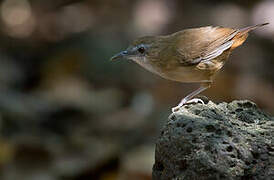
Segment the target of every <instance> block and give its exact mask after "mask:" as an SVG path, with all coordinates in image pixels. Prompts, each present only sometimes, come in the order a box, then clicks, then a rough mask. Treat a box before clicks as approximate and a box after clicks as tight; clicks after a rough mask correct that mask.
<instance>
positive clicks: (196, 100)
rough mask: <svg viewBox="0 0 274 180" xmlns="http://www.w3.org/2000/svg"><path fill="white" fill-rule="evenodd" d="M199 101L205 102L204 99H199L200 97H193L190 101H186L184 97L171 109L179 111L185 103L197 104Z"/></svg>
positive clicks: (173, 111)
mask: <svg viewBox="0 0 274 180" xmlns="http://www.w3.org/2000/svg"><path fill="white" fill-rule="evenodd" d="M197 103H201V104H202V105H204V104H205V103H204V101H203V100H202V99H199V98H193V99H191V100H189V101H186V100H184V99H183V100H182V101H181V102H180V104H178V105H177V106H176V107H173V108H172V109H171V111H172V113H175V112H177V111H179V110H180V108H181V107H183V106H184V105H187V104H197Z"/></svg>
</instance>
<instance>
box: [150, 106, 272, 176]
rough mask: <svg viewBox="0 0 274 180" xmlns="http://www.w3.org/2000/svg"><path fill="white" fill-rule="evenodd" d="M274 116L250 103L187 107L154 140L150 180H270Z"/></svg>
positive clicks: (174, 114) (173, 117)
mask: <svg viewBox="0 0 274 180" xmlns="http://www.w3.org/2000/svg"><path fill="white" fill-rule="evenodd" d="M273 137H274V117H270V116H269V115H267V114H265V113H263V112H262V111H261V110H260V109H258V108H257V106H256V105H255V104H254V103H252V102H250V101H233V102H231V103H220V104H218V105H217V104H214V103H213V102H211V101H210V102H208V104H206V105H202V104H196V105H187V106H185V107H184V108H181V109H180V111H179V112H176V113H173V114H171V115H170V117H169V119H168V121H167V122H166V124H165V126H164V127H163V129H162V131H161V135H160V137H159V138H158V140H157V143H156V150H155V163H154V166H153V173H152V176H153V179H157V180H161V179H163V180H165V179H176V180H181V179H192V180H195V179H261V180H268V179H269V180H270V179H274V138H273Z"/></svg>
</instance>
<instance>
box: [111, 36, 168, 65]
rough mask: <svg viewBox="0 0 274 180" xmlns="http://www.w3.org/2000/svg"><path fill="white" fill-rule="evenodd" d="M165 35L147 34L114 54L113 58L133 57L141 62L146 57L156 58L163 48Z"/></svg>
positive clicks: (132, 58)
mask: <svg viewBox="0 0 274 180" xmlns="http://www.w3.org/2000/svg"><path fill="white" fill-rule="evenodd" d="M162 41H163V37H159V36H145V37H141V38H138V39H137V40H135V41H133V43H131V44H130V45H129V47H128V48H127V49H126V50H124V51H121V52H120V53H118V54H116V55H114V56H113V57H112V58H111V60H116V59H120V58H126V59H131V60H134V61H136V62H137V63H139V62H140V61H145V60H146V59H150V58H156V57H157V56H158V55H159V52H160V50H161V49H162V48H161V46H162Z"/></svg>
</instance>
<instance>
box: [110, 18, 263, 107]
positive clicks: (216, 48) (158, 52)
mask: <svg viewBox="0 0 274 180" xmlns="http://www.w3.org/2000/svg"><path fill="white" fill-rule="evenodd" d="M267 24H268V23H263V24H257V25H255V26H250V27H246V28H243V29H233V28H224V27H212V26H207V27H200V28H192V29H186V30H182V31H179V32H176V33H173V34H171V35H166V36H145V37H141V38H138V39H137V40H135V41H134V42H133V43H132V44H131V45H130V46H129V47H128V48H127V49H126V50H125V51H122V52H120V53H118V54H116V55H114V56H113V57H112V58H111V60H115V59H118V58H122V57H124V58H127V59H131V60H133V61H135V62H136V63H138V64H139V65H141V66H142V67H144V68H145V69H147V70H149V71H151V72H153V73H155V74H158V75H160V76H161V77H163V78H165V79H169V80H173V81H178V82H196V83H200V84H201V86H200V88H199V89H197V90H195V91H193V92H192V93H190V94H189V95H187V96H186V97H185V98H183V99H182V100H181V102H180V103H179V104H178V106H176V107H174V108H172V112H175V111H177V110H179V108H180V107H182V106H183V105H184V104H186V103H190V102H199V101H200V102H202V103H203V101H202V100H200V99H196V98H194V99H192V98H193V97H194V96H196V95H197V94H199V93H201V92H202V91H204V90H206V89H207V88H209V87H210V86H211V84H212V82H213V79H214V76H215V75H216V73H217V72H218V71H219V70H220V69H221V68H222V67H223V65H224V64H225V62H226V60H227V59H228V57H229V55H230V53H231V52H232V50H233V49H235V48H236V47H238V46H240V45H242V44H243V42H244V41H245V40H246V38H247V36H248V32H249V31H251V30H254V29H256V28H257V27H261V26H264V25H267Z"/></svg>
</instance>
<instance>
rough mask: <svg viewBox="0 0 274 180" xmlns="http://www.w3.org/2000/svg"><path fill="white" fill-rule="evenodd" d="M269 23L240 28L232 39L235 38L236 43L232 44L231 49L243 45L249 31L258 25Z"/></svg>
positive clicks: (263, 24)
mask: <svg viewBox="0 0 274 180" xmlns="http://www.w3.org/2000/svg"><path fill="white" fill-rule="evenodd" d="M268 24H269V23H262V24H257V25H254V26H248V27H245V28H242V29H239V30H238V31H239V32H238V33H237V34H236V35H235V36H234V38H233V39H232V40H234V43H233V45H232V46H231V49H234V48H236V47H238V46H240V45H242V44H243V43H244V42H245V40H246V38H247V36H248V32H249V31H252V30H254V29H256V28H258V27H262V26H265V25H268Z"/></svg>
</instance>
